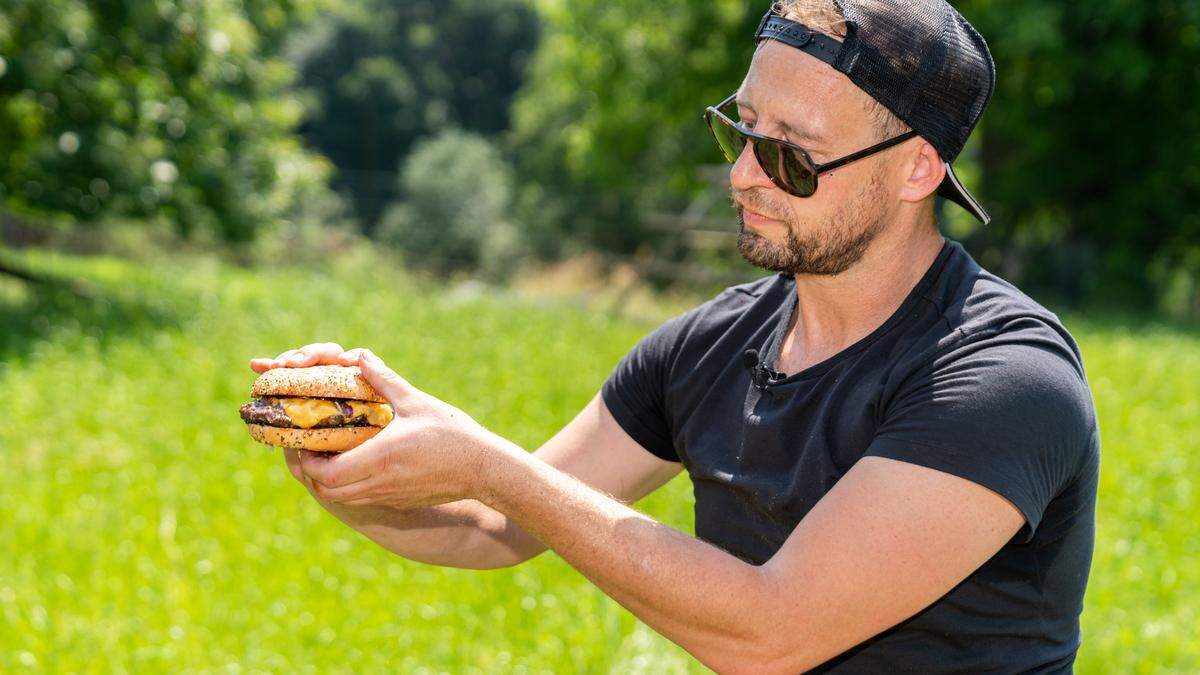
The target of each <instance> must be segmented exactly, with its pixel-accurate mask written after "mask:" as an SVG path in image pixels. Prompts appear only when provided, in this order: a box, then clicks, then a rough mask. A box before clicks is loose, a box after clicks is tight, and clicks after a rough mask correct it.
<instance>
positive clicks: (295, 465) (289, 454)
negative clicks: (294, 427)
mask: <svg viewBox="0 0 1200 675" xmlns="http://www.w3.org/2000/svg"><path fill="white" fill-rule="evenodd" d="M283 460H284V461H285V462H286V463H287V468H288V471H290V472H292V477H293V478H295V479H296V480H298V481H300V482H301V483H303V482H304V470H303V469H302V468H301V467H300V456H299V455H297V454H296V449H295V448H284V449H283Z"/></svg>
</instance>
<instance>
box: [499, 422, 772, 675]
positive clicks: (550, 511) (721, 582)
mask: <svg viewBox="0 0 1200 675" xmlns="http://www.w3.org/2000/svg"><path fill="white" fill-rule="evenodd" d="M500 442H502V443H503V445H504V447H502V448H501V449H500V452H498V453H496V456H497V459H496V461H495V464H494V466H490V467H489V470H488V471H487V473H488V475H489V477H490V478H489V479H488V480H487V485H486V486H485V487H484V490H483V495H482V497H481V500H482V501H484V503H486V504H488V505H489V506H491V507H493V508H494V509H496V510H497V511H500V512H502V513H504V514H507V516H508V517H509V518H511V519H513V520H515V521H516V522H517V523H519V524H520V525H521V527H523V528H524V529H525V530H526V531H527V532H528V533H529V534H531V535H533V536H534V537H536V538H537V539H538V540H540V541H541V542H542V543H543V544H545V545H546V546H548V547H550V548H552V549H554V551H555V552H557V553H558V554H559V555H560V556H562V557H563V558H564V559H565V560H566V561H567V562H568V563H570V564H571V565H572V566H573V567H575V568H576V569H577V570H579V571H580V572H581V573H582V574H583V575H584V576H586V577H587V578H588V579H590V580H591V581H592V582H593V583H595V584H596V585H597V586H599V587H600V588H601V589H602V590H603V591H604V592H605V593H607V594H608V595H609V596H611V597H612V598H613V599H615V600H616V601H617V602H619V603H621V604H622V605H623V606H625V607H626V608H628V609H629V610H630V611H631V612H633V613H634V614H636V615H637V616H638V617H639V618H640V619H642V621H644V622H645V623H647V624H648V625H650V626H651V627H652V628H654V629H655V630H657V631H658V632H660V633H662V634H663V635H664V636H666V637H667V638H669V639H670V640H672V641H673V642H675V643H676V644H679V645H680V646H682V647H683V648H685V649H687V650H688V651H689V652H691V653H692V654H693V655H694V656H696V658H698V659H699V660H700V661H702V662H704V663H705V664H707V665H709V666H710V667H714V668H718V669H722V670H733V669H737V668H744V667H750V666H752V665H753V664H756V663H762V661H761V660H760V659H763V658H768V659H769V657H770V653H771V650H770V649H769V648H768V646H769V645H768V643H767V642H765V641H766V640H769V639H770V638H769V636H766V635H765V634H764V633H763V632H762V628H761V627H762V626H763V624H764V622H763V620H762V619H763V617H762V616H761V612H770V611H771V610H770V602H769V600H770V599H771V598H772V597H773V596H774V594H773V593H772V592H771V590H770V580H769V579H768V578H767V577H766V576H765V575H764V574H763V572H762V569H761V568H759V567H755V566H753V565H749V564H747V563H744V562H742V561H741V560H738V559H737V558H735V557H733V556H731V555H729V554H728V553H725V552H724V551H721V550H720V549H718V548H716V547H714V546H711V545H709V544H707V543H704V542H701V541H699V540H697V539H695V538H693V537H690V536H688V535H685V534H683V533H681V532H679V531H677V530H674V529H672V528H670V527H667V526H666V525H663V524H662V523H659V522H656V521H654V520H653V519H651V518H649V517H647V516H645V515H643V514H641V513H638V512H637V511H635V510H633V509H631V508H629V507H627V506H625V505H623V504H621V503H620V502H618V501H616V500H614V499H612V498H610V497H608V496H607V495H604V494H603V493H600V492H598V491H596V490H594V489H592V488H590V487H589V486H587V485H585V484H584V483H582V482H580V481H578V480H576V479H575V478H573V477H571V476H569V475H567V474H565V473H563V472H561V471H558V470H557V469H555V468H554V467H551V466H549V465H548V464H546V463H545V462H542V461H540V460H539V459H537V458H536V457H533V456H530V455H528V454H526V453H525V452H524V451H523V450H521V449H520V448H518V447H516V446H514V445H512V444H511V443H507V442H506V441H498V443H500Z"/></svg>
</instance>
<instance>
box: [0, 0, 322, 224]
mask: <svg viewBox="0 0 1200 675" xmlns="http://www.w3.org/2000/svg"><path fill="white" fill-rule="evenodd" d="M319 1H320V0H247V1H245V2H240V3H236V4H235V3H229V2H203V1H201V0H182V1H180V2H173V3H168V2H141V1H137V0H127V1H123V2H105V3H98V4H97V3H84V2H80V1H78V0H9V1H8V2H5V3H3V5H0V129H3V130H4V131H3V133H0V156H3V157H4V162H3V163H0V207H3V208H7V209H9V210H12V211H15V212H18V213H21V214H24V215H26V216H29V217H32V218H34V219H38V220H54V221H58V222H64V223H73V222H77V221H83V222H96V221H99V220H102V219H104V218H105V217H109V216H116V217H133V218H139V217H140V218H163V219H165V220H169V221H170V222H171V223H172V224H173V225H174V226H175V227H177V228H178V230H179V231H180V232H182V233H184V234H193V233H204V234H215V235H218V236H220V237H223V238H225V239H229V240H235V241H240V240H246V239H249V238H251V237H252V236H253V233H254V231H255V229H256V228H258V227H259V226H260V225H263V224H269V223H272V222H276V221H279V220H281V219H284V218H288V217H293V216H294V215H295V208H296V205H297V202H298V201H299V200H301V199H307V198H313V197H320V195H321V193H322V191H323V189H324V188H323V185H324V174H325V172H326V168H325V166H324V164H323V163H322V162H321V161H319V160H318V159H317V158H315V157H313V156H312V155H310V154H308V153H307V152H305V151H304V150H303V149H302V148H301V146H300V144H299V142H298V140H297V138H296V136H295V135H294V134H293V133H292V131H293V129H294V128H295V127H296V125H297V123H298V122H299V119H300V115H301V108H300V105H299V103H298V102H297V101H296V100H295V99H294V98H292V97H291V96H288V95H286V94H285V88H286V86H287V85H288V84H289V82H290V81H291V79H292V71H291V69H290V68H289V67H288V66H287V65H286V64H285V63H284V62H283V61H282V60H281V59H280V58H279V56H278V52H279V49H280V46H281V44H282V42H283V40H284V39H285V37H286V36H287V35H288V34H289V33H290V32H291V31H293V30H294V29H295V27H296V26H297V25H298V24H299V23H300V22H302V21H304V20H306V19H307V18H310V17H311V16H312V14H313V11H314V9H315V7H316V5H317V3H318V2H319Z"/></svg>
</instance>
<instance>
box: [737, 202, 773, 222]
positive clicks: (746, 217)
mask: <svg viewBox="0 0 1200 675" xmlns="http://www.w3.org/2000/svg"><path fill="white" fill-rule="evenodd" d="M742 221H744V222H745V223H746V224H747V225H761V224H766V223H777V222H779V219H777V218H768V217H767V216H764V215H763V214H761V213H759V212H757V211H752V210H750V209H748V208H746V207H745V206H743V207H742Z"/></svg>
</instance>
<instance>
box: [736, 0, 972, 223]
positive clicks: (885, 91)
mask: <svg viewBox="0 0 1200 675" xmlns="http://www.w3.org/2000/svg"><path fill="white" fill-rule="evenodd" d="M837 5H838V6H839V7H840V8H841V9H842V13H843V14H844V15H845V23H846V36H845V38H843V39H842V40H841V41H838V40H836V39H834V38H832V37H830V36H828V35H825V34H823V33H820V32H817V31H814V30H812V29H810V28H809V27H807V26H805V25H804V24H801V23H797V22H795V21H792V20H790V19H785V18H783V17H782V16H780V15H779V14H778V12H777V9H776V7H775V6H772V8H771V9H770V10H769V11H768V12H767V13H766V15H765V16H763V18H762V21H761V22H759V25H758V29H757V30H755V32H754V38H755V40H756V41H757V42H761V41H762V40H775V41H778V42H782V43H784V44H786V45H789V46H791V47H795V48H796V49H799V50H801V51H803V52H805V53H806V54H810V55H812V56H814V57H816V58H818V59H820V60H821V61H824V62H825V63H827V64H829V65H830V66H832V67H833V68H835V69H836V70H838V71H839V72H841V73H843V74H845V75H846V77H848V78H850V81H851V82H853V83H854V84H855V85H856V86H858V88H859V89H862V90H863V91H865V92H866V93H867V94H868V95H869V96H871V98H874V99H875V100H876V101H878V102H879V103H880V104H882V105H883V107H885V108H887V109H888V110H890V111H891V112H892V113H893V114H894V115H896V117H898V118H900V119H901V120H903V121H904V123H905V124H907V125H908V126H909V127H911V128H912V129H913V130H915V131H916V132H917V133H918V134H920V135H921V137H923V138H924V139H925V140H926V141H928V142H929V144H930V145H932V146H933V147H934V148H936V149H937V151H938V154H939V155H941V157H942V161H944V162H945V164H946V178H945V179H944V180H943V181H942V184H941V185H940V186H938V189H937V194H938V195H940V196H941V197H944V198H946V199H949V200H950V201H952V202H954V203H955V204H958V205H959V206H961V207H963V208H964V209H966V210H967V211H968V212H969V213H970V214H971V215H973V216H974V217H975V218H977V219H978V220H979V221H981V222H982V223H983V224H984V225H986V224H988V223H989V222H991V216H989V215H988V213H987V211H985V210H984V208H983V206H982V205H981V204H980V203H979V201H978V200H977V199H975V197H974V196H972V195H971V193H970V191H968V190H967V188H966V187H965V186H964V185H963V184H962V181H960V180H959V179H958V176H957V175H955V173H954V168H953V167H952V166H951V164H952V162H954V160H955V158H957V157H958V154H959V152H961V151H962V149H963V146H964V145H966V142H967V138H968V137H970V135H971V131H972V130H973V129H974V128H975V125H976V124H977V123H978V122H979V118H980V117H982V116H983V110H984V108H986V107H987V104H988V100H989V99H991V97H992V91H993V90H994V89H995V86H996V65H995V63H994V62H993V61H992V54H991V52H990V51H988V47H987V43H986V42H984V40H983V37H982V36H981V35H980V34H979V32H978V31H976V30H975V28H974V27H973V26H972V25H971V24H970V23H968V22H967V20H966V19H964V18H963V17H962V15H961V14H959V13H958V11H957V10H955V9H954V8H953V7H951V6H950V4H949V3H947V2H946V1H945V0H906V1H905V2H893V1H884V0H837Z"/></svg>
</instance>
